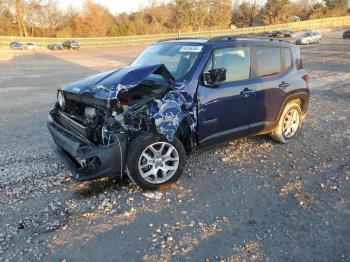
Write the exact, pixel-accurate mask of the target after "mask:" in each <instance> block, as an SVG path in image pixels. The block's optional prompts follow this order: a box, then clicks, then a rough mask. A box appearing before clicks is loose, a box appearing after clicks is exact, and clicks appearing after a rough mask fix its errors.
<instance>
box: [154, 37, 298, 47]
mask: <svg viewBox="0 0 350 262" xmlns="http://www.w3.org/2000/svg"><path fill="white" fill-rule="evenodd" d="M164 42H184V43H202V44H212V45H215V44H217V43H230V42H244V43H245V44H254V43H265V44H266V42H269V45H276V46H281V45H288V44H291V43H292V42H290V41H288V40H284V39H281V38H273V37H262V36H257V35H224V36H218V37H213V38H172V39H164V40H160V41H158V43H164Z"/></svg>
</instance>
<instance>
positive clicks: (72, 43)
mask: <svg viewBox="0 0 350 262" xmlns="http://www.w3.org/2000/svg"><path fill="white" fill-rule="evenodd" d="M62 46H63V48H64V49H77V50H79V48H80V42H79V41H77V40H68V41H65V42H63V43H62Z"/></svg>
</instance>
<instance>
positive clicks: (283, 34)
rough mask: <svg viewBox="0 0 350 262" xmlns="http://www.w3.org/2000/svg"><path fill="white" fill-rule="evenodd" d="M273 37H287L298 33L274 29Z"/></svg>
mask: <svg viewBox="0 0 350 262" xmlns="http://www.w3.org/2000/svg"><path fill="white" fill-rule="evenodd" d="M271 36H272V37H276V38H285V37H296V36H297V34H296V33H294V32H292V31H274V32H272V33H271Z"/></svg>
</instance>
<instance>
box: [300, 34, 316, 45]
mask: <svg viewBox="0 0 350 262" xmlns="http://www.w3.org/2000/svg"><path fill="white" fill-rule="evenodd" d="M321 39H322V36H321V34H320V33H319V32H306V33H304V34H302V35H301V36H298V37H297V39H296V41H295V43H296V44H297V45H309V44H315V43H319V42H321Z"/></svg>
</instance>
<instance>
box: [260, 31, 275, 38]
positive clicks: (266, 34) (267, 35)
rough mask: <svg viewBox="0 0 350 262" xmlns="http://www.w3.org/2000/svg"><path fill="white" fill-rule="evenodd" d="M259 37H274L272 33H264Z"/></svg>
mask: <svg viewBox="0 0 350 262" xmlns="http://www.w3.org/2000/svg"><path fill="white" fill-rule="evenodd" d="M258 35H260V36H264V37H272V32H263V33H260V34H258Z"/></svg>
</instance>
